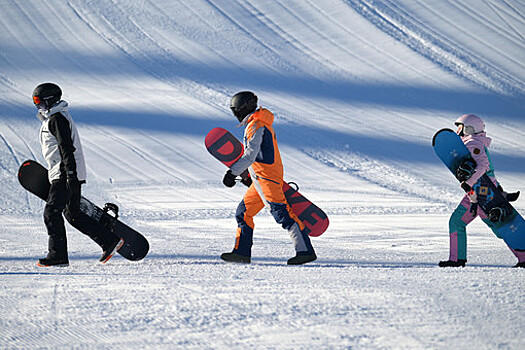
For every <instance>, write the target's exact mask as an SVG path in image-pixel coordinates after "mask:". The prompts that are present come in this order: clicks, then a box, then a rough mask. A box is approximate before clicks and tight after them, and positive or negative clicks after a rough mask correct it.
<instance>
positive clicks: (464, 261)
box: [439, 259, 467, 267]
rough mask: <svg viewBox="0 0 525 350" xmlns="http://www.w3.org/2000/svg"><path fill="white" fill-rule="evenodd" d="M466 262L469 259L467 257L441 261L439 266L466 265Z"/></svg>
mask: <svg viewBox="0 0 525 350" xmlns="http://www.w3.org/2000/svg"><path fill="white" fill-rule="evenodd" d="M466 262H467V260H465V259H458V261H452V260H447V261H440V262H439V266H440V267H465V263H466Z"/></svg>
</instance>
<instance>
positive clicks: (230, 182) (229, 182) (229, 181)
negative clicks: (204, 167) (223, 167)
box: [222, 170, 237, 187]
mask: <svg viewBox="0 0 525 350" xmlns="http://www.w3.org/2000/svg"><path fill="white" fill-rule="evenodd" d="M236 177H237V176H235V175H233V174H232V171H231V170H228V171H227V172H226V174H224V178H223V179H222V183H223V184H224V186H226V187H233V186H235V178H236Z"/></svg>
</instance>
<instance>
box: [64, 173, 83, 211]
mask: <svg viewBox="0 0 525 350" xmlns="http://www.w3.org/2000/svg"><path fill="white" fill-rule="evenodd" d="M66 187H67V193H68V202H67V208H68V210H69V212H70V213H71V214H76V213H78V212H80V197H81V194H80V181H78V178H77V177H76V175H72V176H68V178H67V179H66Z"/></svg>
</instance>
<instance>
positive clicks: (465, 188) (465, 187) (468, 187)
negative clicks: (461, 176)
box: [461, 181, 472, 193]
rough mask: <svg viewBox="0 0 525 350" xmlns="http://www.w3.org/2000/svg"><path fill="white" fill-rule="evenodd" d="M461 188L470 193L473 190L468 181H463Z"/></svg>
mask: <svg viewBox="0 0 525 350" xmlns="http://www.w3.org/2000/svg"><path fill="white" fill-rule="evenodd" d="M461 188H462V189H463V190H464V191H465V192H467V193H469V192H470V191H472V187H470V185H469V184H468V183H466V182H465V181H463V182H462V183H461Z"/></svg>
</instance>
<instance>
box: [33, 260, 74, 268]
mask: <svg viewBox="0 0 525 350" xmlns="http://www.w3.org/2000/svg"><path fill="white" fill-rule="evenodd" d="M36 266H39V267H66V266H69V260H68V258H65V259H53V258H43V259H38V261H37V263H36Z"/></svg>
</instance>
